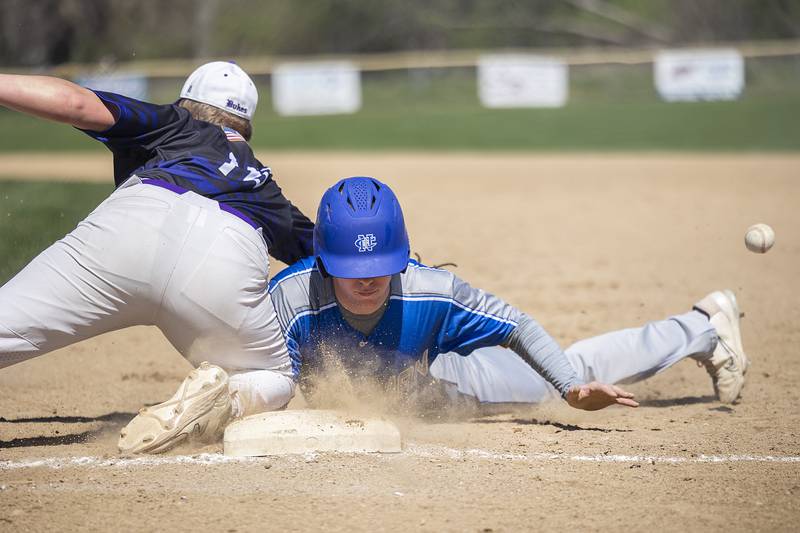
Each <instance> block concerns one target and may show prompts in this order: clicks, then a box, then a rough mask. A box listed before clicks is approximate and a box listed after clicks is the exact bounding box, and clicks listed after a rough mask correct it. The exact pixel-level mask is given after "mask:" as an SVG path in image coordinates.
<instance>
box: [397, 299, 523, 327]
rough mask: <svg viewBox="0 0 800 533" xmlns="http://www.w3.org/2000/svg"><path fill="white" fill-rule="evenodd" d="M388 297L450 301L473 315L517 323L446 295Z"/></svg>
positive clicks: (512, 323)
mask: <svg viewBox="0 0 800 533" xmlns="http://www.w3.org/2000/svg"><path fill="white" fill-rule="evenodd" d="M389 299H390V300H408V301H415V302H446V303H451V304H453V305H455V306H456V307H459V308H461V309H463V310H464V311H467V312H469V313H472V314H474V315H478V316H483V317H487V318H491V319H492V320H497V321H498V322H502V323H503V324H510V325H512V326H514V327H517V325H518V323H517V322H516V321H514V320H511V319H508V318H503V317H500V316H497V315H493V314H491V313H486V312H484V311H479V310H477V309H474V308H470V307H467V306H466V305H464V304H462V303H461V302H459V301H458V300H455V299H453V298H448V297H446V296H398V295H393V296H391V297H390V298H389Z"/></svg>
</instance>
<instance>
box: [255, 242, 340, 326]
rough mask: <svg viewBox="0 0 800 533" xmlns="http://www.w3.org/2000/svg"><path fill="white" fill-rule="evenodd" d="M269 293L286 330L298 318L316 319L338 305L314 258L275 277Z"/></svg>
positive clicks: (270, 284)
mask: <svg viewBox="0 0 800 533" xmlns="http://www.w3.org/2000/svg"><path fill="white" fill-rule="evenodd" d="M269 294H270V298H271V299H272V303H273V305H274V306H275V311H276V312H277V314H278V318H279V319H280V321H281V323H282V324H283V325H284V328H288V327H289V326H290V325H291V324H294V323H295V322H296V320H297V319H299V318H302V317H309V318H310V317H312V316H316V315H318V314H319V313H321V312H323V311H325V310H327V309H330V308H332V307H334V306H335V305H336V298H335V296H334V293H333V286H332V283H331V282H330V279H326V278H324V277H323V276H322V274H321V273H320V271H319V270H318V269H317V266H316V261H315V258H314V257H313V256H312V257H306V258H305V259H301V260H300V261H298V262H296V263H294V264H293V265H291V266H289V267H287V268H285V269H284V270H282V271H281V272H279V273H278V274H277V275H276V276H275V277H274V278H272V280H271V281H270V283H269Z"/></svg>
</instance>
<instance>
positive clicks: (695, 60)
mask: <svg viewBox="0 0 800 533" xmlns="http://www.w3.org/2000/svg"><path fill="white" fill-rule="evenodd" d="M653 75H654V77H655V84H656V90H657V91H658V94H659V95H660V96H661V98H663V99H664V100H667V101H669V102H677V101H697V100H734V99H736V98H738V97H739V95H741V94H742V91H743V90H744V58H742V55H741V54H740V53H739V52H738V51H736V50H733V49H719V50H664V51H662V52H659V53H658V54H657V55H656V58H655V61H654V63H653Z"/></svg>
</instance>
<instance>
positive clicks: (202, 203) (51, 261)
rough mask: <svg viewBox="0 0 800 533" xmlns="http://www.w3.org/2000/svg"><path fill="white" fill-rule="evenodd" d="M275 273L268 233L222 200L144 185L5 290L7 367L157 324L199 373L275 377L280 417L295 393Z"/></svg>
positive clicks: (1, 307) (269, 401)
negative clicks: (206, 366) (213, 368)
mask: <svg viewBox="0 0 800 533" xmlns="http://www.w3.org/2000/svg"><path fill="white" fill-rule="evenodd" d="M268 271H269V257H268V255H267V247H266V244H265V242H264V239H263V237H262V236H261V232H260V230H256V229H254V228H253V227H252V226H251V225H250V224H248V223H247V222H246V221H245V220H244V219H242V218H239V217H237V216H236V215H234V214H231V213H230V212H225V211H223V210H222V209H221V208H220V204H218V203H217V202H215V201H213V200H210V199H208V198H205V197H203V196H200V195H198V194H195V193H193V192H184V193H183V194H179V193H178V192H175V191H172V190H168V189H166V188H163V187H160V186H156V185H154V184H146V183H143V182H142V180H140V179H139V178H137V177H135V176H134V177H132V178H131V179H129V180H128V181H127V182H125V183H124V184H123V185H122V186H121V187H119V188H118V189H117V190H116V191H114V193H112V194H111V195H110V196H109V197H108V198H107V199H106V200H105V201H104V202H103V203H102V204H100V205H99V206H98V207H97V208H96V209H95V210H94V211H93V212H92V213H91V214H90V215H89V216H88V217H87V218H86V219H85V220H84V221H82V222H81V223H80V224H78V227H77V228H75V230H74V231H72V232H71V233H69V234H68V235H66V236H65V237H64V238H63V239H61V240H59V241H58V242H56V243H55V244H53V245H52V246H50V247H49V248H47V249H46V250H45V251H43V252H42V253H41V254H40V255H39V256H37V257H36V258H34V259H33V260H32V261H31V263H30V264H28V265H27V266H26V267H25V268H24V269H22V271H20V272H19V273H18V274H17V275H16V276H15V277H14V278H12V279H11V280H10V281H8V283H6V284H5V285H4V286H2V287H0V368H3V367H6V366H9V365H12V364H15V363H18V362H21V361H25V360H27V359H30V358H32V357H35V356H39V355H43V354H45V353H48V352H50V351H52V350H56V349H58V348H62V347H64V346H67V345H70V344H73V343H75V342H78V341H81V340H84V339H88V338H90V337H94V336H95V335H99V334H101V333H105V332H108V331H112V330H117V329H121V328H125V327H128V326H134V325H155V326H157V327H158V328H159V329H160V330H161V331H162V332H163V333H164V335H165V336H166V337H167V339H168V340H169V341H170V342H171V343H172V345H173V346H175V348H176V349H177V350H178V352H180V353H181V354H182V355H183V356H184V357H186V358H187V359H188V360H189V361H190V362H191V363H193V364H194V365H195V366H196V365H197V364H199V363H200V362H201V361H209V362H210V363H213V364H216V365H219V366H221V367H222V368H224V369H226V370H227V371H228V372H229V373H231V374H234V375H235V374H237V373H241V372H247V371H253V370H261V371H264V370H266V371H270V372H273V373H275V374H276V375H278V376H279V378H277V379H278V380H279V381H281V383H282V386H278V387H272V389H273V390H274V391H276V392H275V393H274V394H278V395H281V396H283V397H281V398H272V397H269V398H267V397H263V394H262V395H261V396H259V395H255V396H257V398H256V399H257V400H258V401H259V402H263V403H264V404H266V405H269V406H271V407H272V408H276V407H280V406H281V405H282V404H285V403H287V402H288V401H289V399H291V396H292V394H293V393H294V383H293V381H292V380H291V378H290V376H291V362H290V359H289V354H288V352H287V350H286V346H285V342H284V338H283V334H282V333H281V330H280V327H279V325H278V320H277V317H276V314H275V309H274V307H273V305H272V301H271V300H270V298H269V295H268V293H267V279H268ZM284 382H285V383H284ZM232 383H238V382H237V380H236V379H235V376H234V378H232ZM245 385H246V383H245V382H242V383H239V384H238V386H245ZM232 388H233V385H232ZM243 396H245V397H250V396H254V395H247V394H243ZM254 410H259V409H258V408H256V409H246V411H247V412H251V411H254Z"/></svg>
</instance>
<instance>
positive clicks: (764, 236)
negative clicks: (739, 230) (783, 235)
mask: <svg viewBox="0 0 800 533" xmlns="http://www.w3.org/2000/svg"><path fill="white" fill-rule="evenodd" d="M744 244H745V246H747V249H748V250H750V251H751V252H755V253H757V254H763V253H766V252H767V251H768V250H769V249H770V248H772V245H773V244H775V232H774V231H772V228H771V227H769V226H768V225H766V224H754V225H752V226H750V227H749V228H747V232H746V233H745V234H744Z"/></svg>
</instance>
